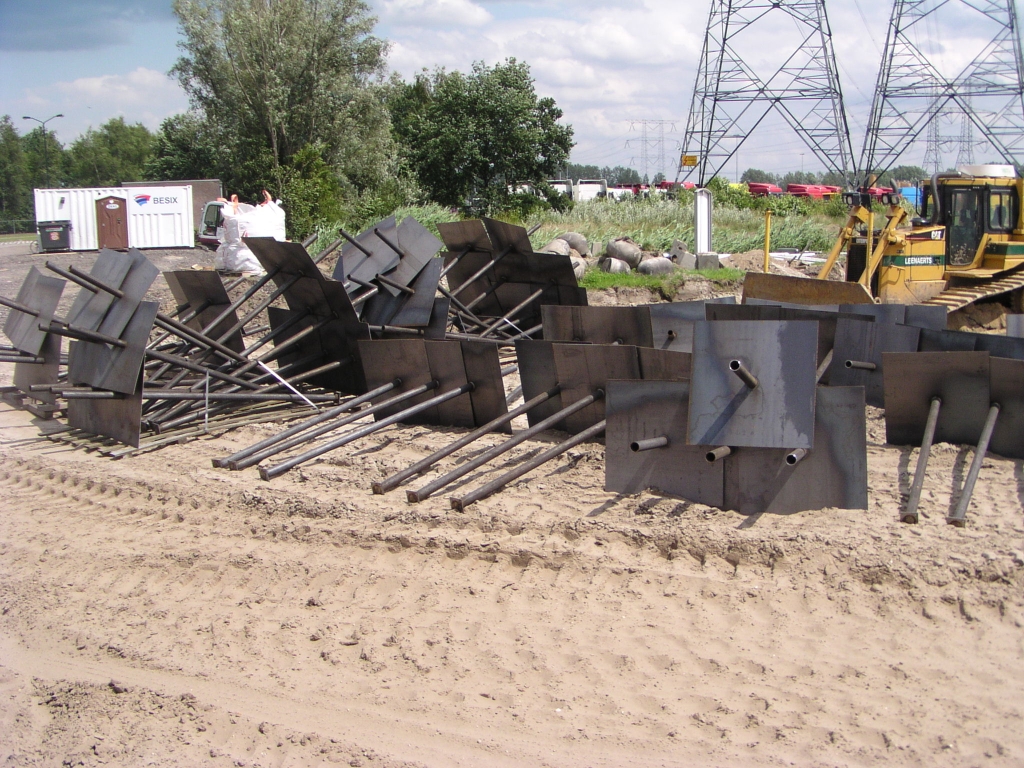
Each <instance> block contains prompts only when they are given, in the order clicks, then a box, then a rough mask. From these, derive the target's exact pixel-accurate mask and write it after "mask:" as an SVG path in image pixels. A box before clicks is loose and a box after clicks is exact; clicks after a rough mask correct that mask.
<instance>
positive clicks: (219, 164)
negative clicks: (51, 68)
mask: <svg viewBox="0 0 1024 768" xmlns="http://www.w3.org/2000/svg"><path fill="white" fill-rule="evenodd" d="M226 138H227V137H225V136H223V135H218V133H217V132H216V131H214V130H213V129H212V126H211V125H210V124H209V123H207V122H206V121H205V120H203V118H202V116H201V115H199V114H198V113H196V112H186V113H183V114H180V115H172V116H171V117H168V118H167V119H166V120H164V121H163V123H161V124H160V130H159V131H157V133H156V135H155V136H154V137H153V151H152V154H151V155H150V158H149V160H148V161H147V162H146V167H145V169H144V171H143V174H144V176H145V178H147V179H152V180H153V181H174V180H176V179H206V178H219V179H221V180H222V181H225V178H224V175H222V174H223V165H224V163H223V157H224V154H225V151H226V148H225V146H224V144H223V141H224V140H225V139H226Z"/></svg>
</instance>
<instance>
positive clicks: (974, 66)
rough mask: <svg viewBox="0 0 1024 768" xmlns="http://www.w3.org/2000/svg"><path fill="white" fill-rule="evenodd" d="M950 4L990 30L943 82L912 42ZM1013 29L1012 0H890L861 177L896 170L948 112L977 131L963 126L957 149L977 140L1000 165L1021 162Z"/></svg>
mask: <svg viewBox="0 0 1024 768" xmlns="http://www.w3.org/2000/svg"><path fill="white" fill-rule="evenodd" d="M951 3H952V4H956V5H959V6H963V7H966V8H970V9H973V10H975V11H977V12H978V13H980V14H982V15H983V16H985V17H987V18H988V19H989V20H991V21H992V22H995V25H996V26H995V32H994V34H993V35H992V36H991V38H990V39H989V41H988V43H987V44H986V45H985V46H984V47H983V48H982V49H981V51H980V52H979V53H978V55H977V56H975V57H974V59H973V60H972V61H971V62H970V63H969V64H967V66H965V67H963V69H961V71H960V72H959V73H958V74H956V75H954V76H953V77H947V76H944V75H943V74H942V73H940V72H939V69H938V68H937V67H936V65H935V64H934V63H933V62H932V61H931V60H930V59H929V57H928V55H927V54H926V53H925V52H924V51H922V50H921V48H920V47H919V46H918V45H917V44H916V43H915V42H914V40H913V37H914V35H915V34H916V33H918V30H921V32H922V33H924V25H925V23H927V22H929V21H934V14H935V13H936V12H937V11H938V10H939V9H940V8H943V7H944V6H949V5H950V4H951ZM1017 29H1018V27H1017V10H1016V7H1015V6H1014V0H895V1H894V3H893V7H892V15H891V16H890V19H889V32H888V34H887V36H886V41H885V52H884V53H883V54H882V66H881V67H880V69H879V72H878V83H877V85H876V87H875V96H874V100H873V102H872V105H871V118H870V121H869V123H868V130H867V134H866V135H865V137H864V149H863V151H862V153H861V163H860V165H861V168H862V169H863V170H864V172H865V173H877V174H881V173H883V172H884V171H886V170H887V169H888V168H890V167H891V166H892V165H894V164H895V163H896V161H897V159H899V157H900V155H902V154H903V153H904V152H905V151H906V150H907V149H908V148H909V147H910V145H911V144H913V142H914V140H915V139H917V137H918V136H919V135H920V134H921V133H922V132H923V131H925V130H926V129H927V128H928V126H929V124H930V123H932V122H933V121H934V120H936V119H937V118H938V116H939V115H940V114H941V113H943V112H944V111H946V110H952V111H954V112H960V113H962V114H963V115H964V116H965V118H966V119H967V120H968V121H969V123H970V126H972V127H973V129H974V130H975V131H977V133H978V134H980V138H978V139H975V138H973V137H972V136H971V133H972V131H971V129H970V127H967V126H965V127H963V128H962V130H961V136H962V145H963V144H964V143H966V144H967V145H969V146H972V147H973V146H977V145H978V144H979V143H981V141H982V140H983V141H984V143H986V144H988V145H990V146H991V148H992V152H994V153H995V154H997V155H998V156H999V157H1000V158H1002V160H1003V161H1004V162H1007V163H1013V164H1016V165H1020V164H1021V163H1022V162H1024V61H1022V57H1021V41H1020V36H1019V34H1018V32H1017ZM961 151H962V152H963V146H961ZM963 154H964V156H969V154H970V152H969V151H968V152H964V153H963Z"/></svg>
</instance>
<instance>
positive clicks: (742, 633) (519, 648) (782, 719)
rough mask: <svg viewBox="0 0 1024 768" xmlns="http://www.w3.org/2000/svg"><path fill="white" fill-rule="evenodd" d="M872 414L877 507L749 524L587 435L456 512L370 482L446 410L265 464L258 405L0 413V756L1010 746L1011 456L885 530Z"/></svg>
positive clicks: (493, 758)
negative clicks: (216, 422) (131, 433)
mask: <svg viewBox="0 0 1024 768" xmlns="http://www.w3.org/2000/svg"><path fill="white" fill-rule="evenodd" d="M26 258H29V257H26ZM34 258H37V259H38V258H39V257H34ZM169 258H170V257H169ZM173 258H179V257H173ZM180 259H181V261H182V264H185V263H186V262H188V263H192V262H194V261H195V260H194V259H193V260H192V262H189V256H188V254H181V255H180ZM161 266H165V265H164V264H161ZM7 271H8V270H6V269H5V270H3V272H2V275H0V278H2V279H0V282H3V281H7V280H9V276H8V275H7ZM22 274H23V268H22ZM18 280H20V277H19V278H18ZM15 282H17V281H15ZM0 290H2V291H3V292H4V293H9V290H8V288H7V286H6V285H3V286H0ZM869 410H870V411H871V416H870V421H869V425H868V427H869V429H868V436H869V449H868V451H869V455H868V459H869V473H870V495H871V503H870V508H869V509H868V510H867V511H843V510H822V511H818V512H808V513H801V514H797V515H790V516H762V517H760V518H759V519H757V520H754V521H748V520H745V519H744V518H742V517H740V516H738V515H736V514H733V513H727V512H721V511H718V510H714V509H710V508H707V507H703V506H701V505H696V504H690V503H686V502H683V501H681V500H679V499H676V498H671V497H665V496H661V495H658V494H655V493H649V492H647V493H643V494H638V495H631V496H622V495H616V494H610V493H606V492H604V491H603V490H602V485H603V473H604V449H603V446H602V445H600V444H598V443H591V444H585V445H583V446H580V447H579V448H577V449H575V450H574V451H572V452H571V453H569V454H568V455H566V456H563V457H562V458H561V459H560V460H558V461H556V462H553V463H552V464H550V465H546V466H545V467H543V468H542V469H540V470H538V471H537V472H534V473H533V474H531V475H528V476H526V477H524V478H522V479H521V480H520V481H519V482H517V483H516V484H514V485H513V486H511V487H510V488H508V489H507V490H506V491H505V492H504V493H502V494H499V495H497V496H494V497H491V498H489V499H486V500H485V501H483V502H480V503H478V504H476V505H474V506H472V507H470V508H469V510H468V511H467V512H466V513H457V512H454V511H452V510H451V509H450V508H449V505H448V500H447V496H448V495H449V494H443V495H441V496H439V497H438V498H433V499H430V500H428V501H426V502H424V503H421V504H418V505H410V504H408V503H407V502H406V501H405V499H404V493H403V489H399V490H397V491H394V492H392V493H390V494H388V495H385V496H374V495H372V494H371V492H370V484H371V482H372V481H374V480H377V479H380V478H383V477H385V476H387V475H389V474H391V473H392V472H394V471H396V470H398V469H401V468H403V467H405V466H407V465H408V464H410V463H412V462H413V461H415V460H416V459H418V458H420V457H422V456H424V455H426V454H427V453H429V452H431V451H432V450H433V449H435V448H437V447H439V446H440V445H442V444H444V443H446V442H449V441H451V440H452V439H453V437H454V436H455V435H456V434H459V432H458V431H457V430H450V429H435V428H426V427H401V428H393V429H390V430H387V431H384V432H382V433H380V434H378V435H376V436H373V437H369V438H366V439H364V440H361V441H358V442H356V443H354V444H352V445H350V446H348V447H346V448H344V449H341V450H339V451H337V452H335V453H332V454H328V455H327V456H325V457H323V460H321V461H319V462H316V463H311V464H309V465H305V466H304V467H303V468H302V469H301V470H296V471H293V472H291V473H289V474H287V475H285V476H283V477H281V478H278V479H277V480H274V481H272V482H269V483H266V482H263V481H261V480H260V479H259V477H258V475H257V473H256V471H255V469H249V470H245V471H242V472H228V471H226V470H219V469H213V468H212V466H211V464H210V459H211V458H214V457H218V456H223V455H226V454H228V453H231V452H233V451H235V450H237V449H239V448H241V447H243V446H245V445H247V444H250V443H252V442H254V441H255V440H257V439H260V438H261V437H263V436H265V435H268V434H271V433H272V432H273V431H274V429H275V428H273V427H271V426H254V427H246V428H244V429H240V430H236V431H234V432H230V433H227V434H225V435H221V436H216V437H209V438H204V439H200V440H196V441H193V442H190V443H187V444H183V445H175V446H172V447H169V448H165V449H164V450H161V451H157V452H153V453H148V454H142V455H136V456H133V457H130V458H127V459H124V460H121V461H112V460H110V459H107V458H103V457H101V456H98V455H97V454H95V453H87V452H85V451H82V450H75V449H72V448H69V447H67V446H64V445H60V444H56V443H52V442H50V441H48V440H46V439H42V438H40V437H39V432H40V427H41V426H45V425H43V424H42V423H41V422H33V421H32V420H31V418H30V417H29V416H28V415H27V414H26V413H24V412H21V411H15V410H11V409H8V408H7V407H6V406H0V500H2V504H0V758H2V759H3V760H4V765H8V766H23V765H46V766H49V765H87V766H92V765H101V764H104V765H115V766H138V765H174V766H192V765H196V766H199V765H204V766H206V765H210V766H249V765H252V766H256V765H260V766H306V765H353V766H359V765H362V766H389V767H390V766H404V765H416V766H430V767H431V768H433V767H434V766H477V765H488V766H491V765H494V766H524V765H525V766H594V767H595V768H596V767H597V766H632V765H642V766H691V765H711V766H732V765H743V766H746V765H755V766H759V765H800V766H847V765H849V766H860V765H877V764H882V763H884V764H889V765H922V766H923V765H927V766H989V765H991V766H1003V765H1005V766H1016V765H1021V764H1024V723H1022V716H1024V691H1022V689H1021V685H1020V681H1021V680H1022V679H1024V594H1022V589H1021V587H1022V585H1024V519H1022V504H1024V465H1022V463H1021V462H1015V461H1008V460H1004V459H1000V458H996V457H991V458H989V459H988V460H986V462H985V465H984V470H983V472H982V475H981V479H980V480H979V483H978V487H977V490H976V492H975V500H974V503H973V504H972V507H971V510H970V512H969V525H968V527H966V528H964V529H958V528H954V527H951V526H947V525H946V524H945V522H944V518H945V515H946V513H947V511H948V510H950V509H951V508H952V505H953V504H954V503H955V501H956V494H955V492H954V489H956V488H959V486H960V484H961V483H962V480H963V477H964V475H965V473H966V470H967V467H968V466H969V462H970V458H971V451H970V449H963V448H960V447H956V446H947V445H940V446H937V447H936V449H935V450H934V452H933V459H932V463H931V465H930V467H929V476H928V481H927V483H926V486H925V494H924V498H923V502H922V512H923V518H922V522H921V524H919V525H917V526H907V525H904V524H902V523H899V522H898V521H897V511H898V509H899V507H900V504H901V497H902V496H904V495H905V494H906V493H907V490H908V483H909V480H908V467H910V468H912V467H913V462H914V461H915V460H916V451H911V450H909V449H906V448H899V447H893V446H887V445H884V428H883V424H882V421H881V418H880V412H879V411H876V410H874V409H869ZM554 439H557V437H556V436H551V437H550V438H548V439H547V441H541V442H534V443H526V444H524V445H522V446H520V448H519V449H518V450H517V451H516V453H514V454H513V458H515V459H518V458H521V457H523V456H526V455H528V454H531V453H533V452H536V451H538V450H540V449H542V448H543V447H544V445H545V444H546V443H549V442H551V441H552V440H554ZM496 441H497V438H495V439H493V440H486V439H485V440H483V441H481V444H480V445H479V447H477V448H476V449H475V451H479V450H483V449H484V448H485V447H487V446H489V445H492V444H494V443H495V442H496ZM475 451H469V452H464V453H462V454H460V455H458V456H456V457H452V458H450V459H447V460H445V461H443V462H442V463H441V465H440V467H439V470H438V471H446V470H448V469H450V468H452V467H454V466H455V465H456V464H457V463H459V462H460V461H463V460H465V458H466V457H467V456H471V455H473V454H474V453H475ZM501 470H502V467H495V468H494V470H492V471H491V472H488V473H482V474H478V473H472V474H470V475H469V476H468V477H467V478H465V482H464V483H463V484H462V485H461V486H459V487H460V488H470V487H475V486H476V485H478V484H480V482H482V480H483V479H484V478H489V477H492V476H494V475H495V474H496V473H497V472H498V471H501ZM432 476H433V475H429V476H427V477H432ZM421 482H422V481H418V482H414V483H411V484H409V485H408V486H406V487H418V486H419V485H420V484H421ZM751 523H752V524H751Z"/></svg>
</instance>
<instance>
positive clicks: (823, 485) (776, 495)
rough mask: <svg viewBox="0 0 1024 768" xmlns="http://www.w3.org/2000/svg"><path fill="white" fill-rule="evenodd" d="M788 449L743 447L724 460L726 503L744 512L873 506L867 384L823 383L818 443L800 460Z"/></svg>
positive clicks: (816, 428)
mask: <svg viewBox="0 0 1024 768" xmlns="http://www.w3.org/2000/svg"><path fill="white" fill-rule="evenodd" d="M789 453H790V449H787V448H737V449H736V451H734V452H733V454H732V455H731V456H727V457H726V458H724V459H721V460H720V461H718V462H715V463H716V464H718V463H721V464H723V465H724V470H725V501H724V504H723V507H724V508H725V509H731V510H735V511H737V512H739V513H740V514H744V515H755V514H760V513H762V512H770V513H774V514H791V513H794V512H803V511H805V510H812V509H825V508H829V507H837V508H839V509H867V506H868V466H867V464H868V461H867V428H866V423H865V413H864V389H863V388H862V387H819V388H818V392H817V397H816V405H815V415H814V448H813V449H811V450H810V451H809V453H808V454H807V455H806V456H805V457H804V458H803V459H802V460H801V461H799V462H798V463H797V464H795V465H790V464H789V463H787V461H786V456H787V454H789Z"/></svg>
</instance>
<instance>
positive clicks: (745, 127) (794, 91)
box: [677, 0, 854, 186]
mask: <svg viewBox="0 0 1024 768" xmlns="http://www.w3.org/2000/svg"><path fill="white" fill-rule="evenodd" d="M781 14H786V15H788V16H789V17H790V19H791V22H790V23H792V22H795V25H796V28H797V30H798V34H799V37H798V43H797V45H796V47H795V48H794V49H793V51H792V53H791V54H789V55H788V56H787V57H786V58H785V60H784V62H783V63H782V65H781V66H779V67H778V68H777V69H775V70H774V72H773V73H772V74H771V75H770V76H768V77H766V78H762V77H760V76H759V75H758V74H756V73H755V71H754V69H753V67H752V66H749V65H748V64H747V63H746V62H745V61H744V58H743V56H742V55H741V53H740V52H739V51H741V50H744V48H745V46H746V45H749V44H750V43H754V44H756V43H757V42H758V38H757V36H756V34H757V31H758V28H759V27H765V26H766V22H772V23H774V21H776V20H778V17H779V16H780V15H781ZM752 33H753V34H752ZM741 34H742V35H744V38H746V39H747V40H748V41H750V42H748V43H746V44H744V42H743V39H740V40H739V41H737V40H736V37H737V36H738V35H741ZM769 37H770V35H769ZM760 42H761V44H762V45H763V44H765V43H764V41H763V40H761V41H760ZM737 43H738V44H737ZM772 111H776V112H777V113H778V114H779V115H781V116H782V118H783V119H784V120H785V121H786V123H788V124H789V126H790V128H791V129H792V130H793V131H794V132H795V133H796V134H797V135H798V136H800V138H801V139H803V141H804V143H805V144H807V147H808V148H809V149H810V150H811V152H813V153H814V155H815V157H817V158H818V160H819V161H820V162H821V163H822V164H823V165H824V166H825V168H827V169H828V170H830V171H834V172H836V173H839V174H841V175H842V176H843V177H844V178H847V179H852V177H853V175H854V168H853V164H854V158H853V147H852V145H851V143H850V129H849V126H848V124H847V122H846V112H845V110H844V108H843V93H842V89H841V88H840V86H839V75H838V71H837V69H836V59H835V53H834V52H833V49H832V32H831V29H830V28H829V24H828V16H827V15H826V13H825V0H711V12H710V14H709V16H708V25H707V31H706V32H705V33H704V48H703V50H702V52H701V58H700V65H699V67H698V69H697V80H696V83H695V84H694V88H693V100H692V101H691V103H690V116H689V119H688V121H687V125H686V134H685V136H684V138H683V154H687V155H696V156H697V158H698V160H697V162H698V164H697V166H696V168H691V169H688V170H687V169H684V168H682V166H680V174H679V175H682V174H683V173H685V174H686V176H690V175H692V174H694V173H696V174H697V178H698V182H699V183H700V185H701V186H703V185H704V184H705V183H707V181H708V180H709V179H711V178H712V177H714V176H715V175H716V174H718V172H719V171H721V169H722V168H723V167H724V166H725V164H726V163H727V162H728V161H729V159H730V158H731V157H732V156H733V155H734V154H736V152H737V151H738V150H739V148H740V146H742V144H743V142H744V141H746V140H747V138H749V137H750V135H751V133H752V132H753V131H754V129H756V128H757V126H758V125H760V124H761V122H762V121H763V120H764V119H765V118H766V117H767V116H768V115H769V113H771V112H772ZM679 175H677V180H678V178H679Z"/></svg>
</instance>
